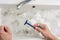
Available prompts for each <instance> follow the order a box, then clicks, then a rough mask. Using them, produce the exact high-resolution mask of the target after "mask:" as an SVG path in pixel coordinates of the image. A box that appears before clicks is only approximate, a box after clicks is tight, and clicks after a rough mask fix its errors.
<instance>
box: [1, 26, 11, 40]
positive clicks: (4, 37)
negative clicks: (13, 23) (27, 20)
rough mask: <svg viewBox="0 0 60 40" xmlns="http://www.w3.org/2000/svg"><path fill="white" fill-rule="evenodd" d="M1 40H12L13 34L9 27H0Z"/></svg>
mask: <svg viewBox="0 0 60 40" xmlns="http://www.w3.org/2000/svg"><path fill="white" fill-rule="evenodd" d="M0 40H12V33H11V31H10V29H9V28H8V27H7V26H1V27H0Z"/></svg>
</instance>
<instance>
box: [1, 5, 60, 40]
mask: <svg viewBox="0 0 60 40" xmlns="http://www.w3.org/2000/svg"><path fill="white" fill-rule="evenodd" d="M12 6H13V5H12ZM12 6H11V7H10V6H8V5H7V6H5V7H2V8H1V16H2V18H1V19H2V22H1V23H2V24H5V25H8V27H9V28H10V29H11V31H12V34H13V40H21V39H22V40H25V39H26V40H29V38H30V40H40V39H41V40H43V39H44V37H43V36H42V35H41V34H40V33H39V32H37V31H36V30H34V29H33V28H31V27H29V26H28V25H24V22H25V20H27V19H32V17H33V16H34V15H35V14H36V13H37V12H39V13H40V15H41V18H43V20H44V23H46V24H47V25H48V27H49V29H51V32H52V33H53V34H54V35H55V36H56V37H58V38H59V37H60V31H59V30H60V21H59V20H60V6H59V5H24V6H23V7H21V8H19V9H17V8H16V7H12Z"/></svg>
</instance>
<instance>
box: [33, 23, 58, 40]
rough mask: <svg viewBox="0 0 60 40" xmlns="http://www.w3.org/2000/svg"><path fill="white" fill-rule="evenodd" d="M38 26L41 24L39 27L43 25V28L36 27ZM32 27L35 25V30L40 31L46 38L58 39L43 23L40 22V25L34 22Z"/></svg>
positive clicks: (50, 39)
mask: <svg viewBox="0 0 60 40" xmlns="http://www.w3.org/2000/svg"><path fill="white" fill-rule="evenodd" d="M38 26H41V27H43V28H40V27H38ZM34 27H35V30H37V31H38V32H40V33H41V34H42V35H43V36H44V37H45V39H46V40H58V39H57V38H56V37H55V36H54V35H53V34H52V33H51V32H50V30H49V29H48V27H47V25H45V24H40V25H38V24H35V25H34Z"/></svg>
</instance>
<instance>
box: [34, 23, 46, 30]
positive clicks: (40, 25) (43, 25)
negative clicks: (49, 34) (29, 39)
mask: <svg viewBox="0 0 60 40" xmlns="http://www.w3.org/2000/svg"><path fill="white" fill-rule="evenodd" d="M34 27H39V28H41V29H45V27H46V25H45V24H35V25H34Z"/></svg>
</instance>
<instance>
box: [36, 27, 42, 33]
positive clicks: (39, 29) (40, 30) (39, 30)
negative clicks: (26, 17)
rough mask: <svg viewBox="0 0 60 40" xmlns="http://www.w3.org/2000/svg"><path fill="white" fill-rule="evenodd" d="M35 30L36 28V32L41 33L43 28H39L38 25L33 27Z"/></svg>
mask: <svg viewBox="0 0 60 40" xmlns="http://www.w3.org/2000/svg"><path fill="white" fill-rule="evenodd" d="M35 30H37V31H38V32H41V33H43V30H42V29H41V28H39V27H35Z"/></svg>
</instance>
